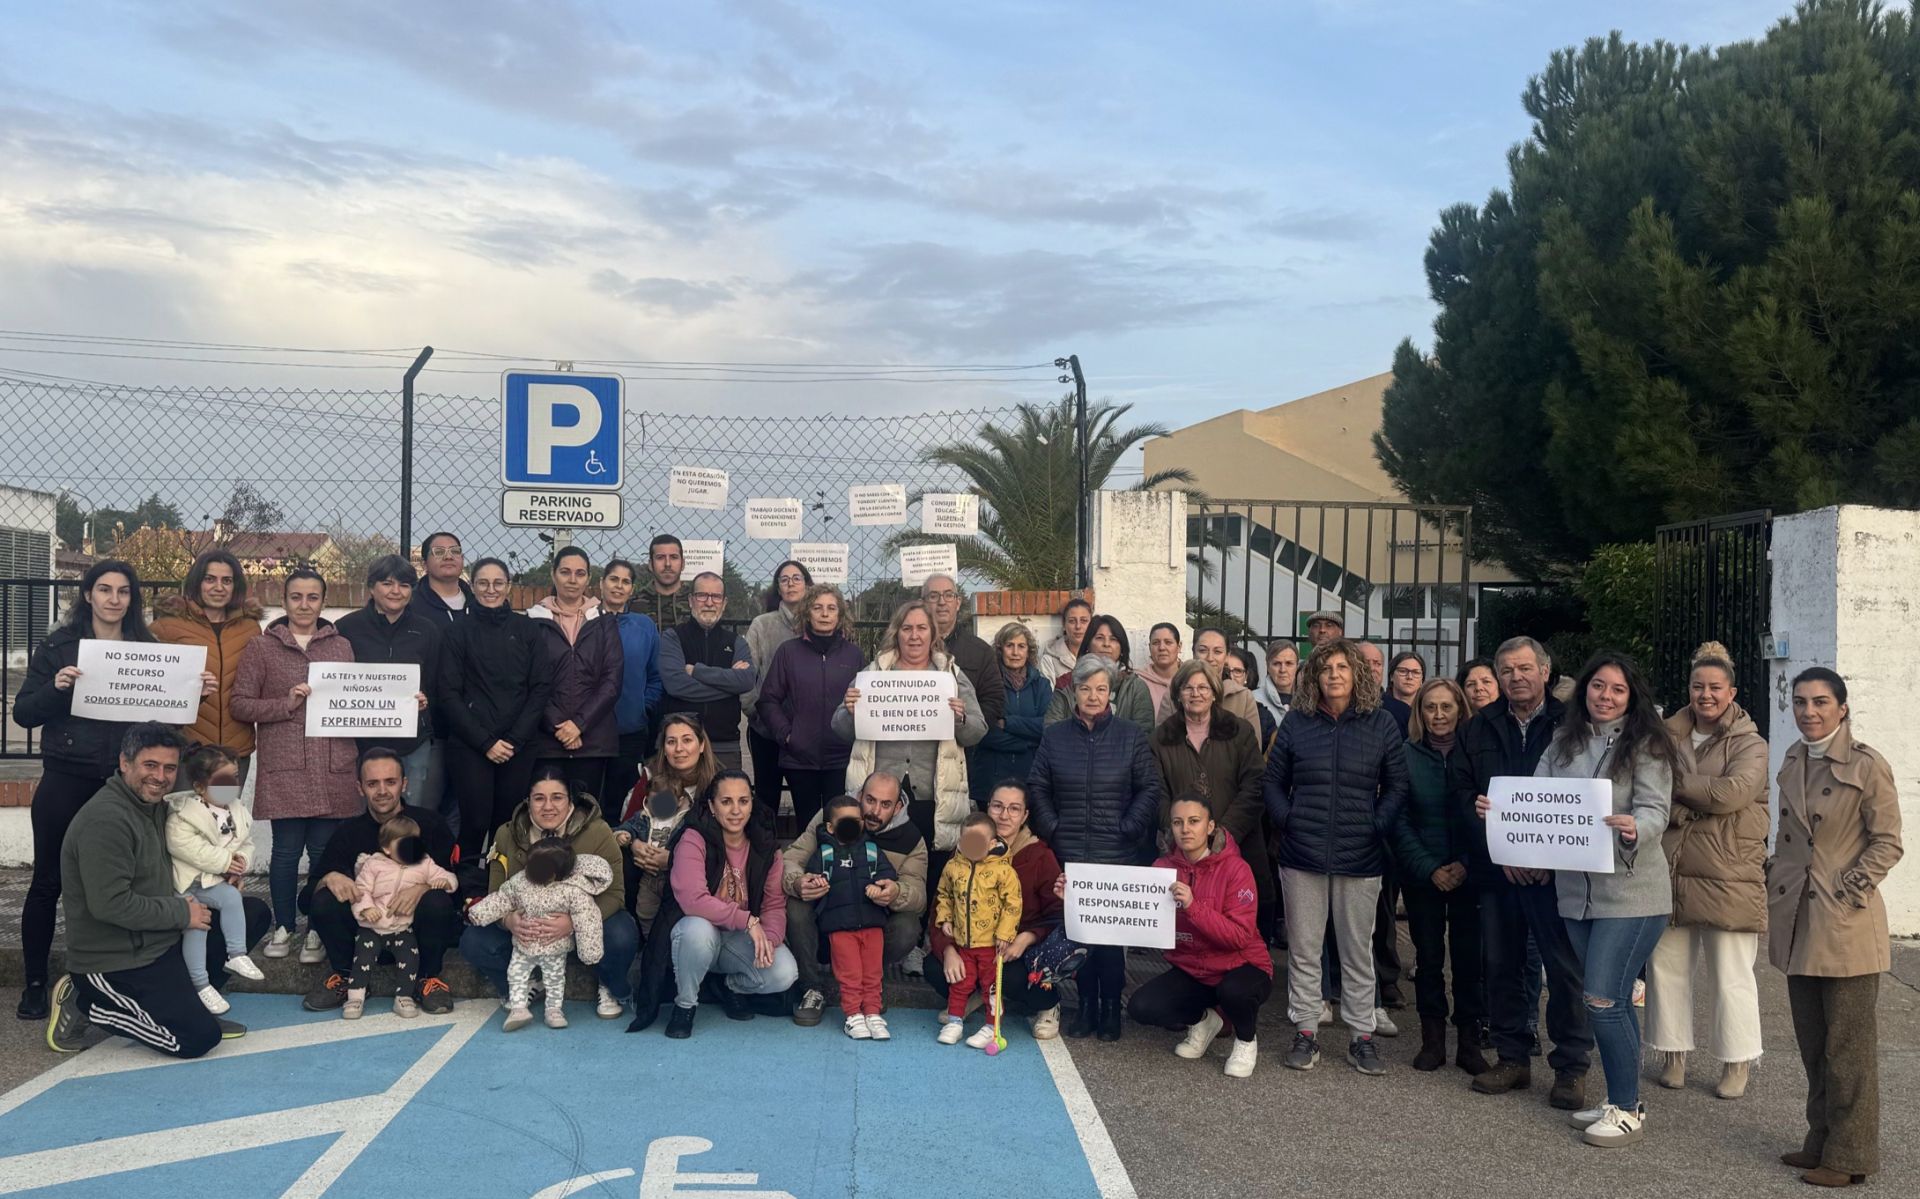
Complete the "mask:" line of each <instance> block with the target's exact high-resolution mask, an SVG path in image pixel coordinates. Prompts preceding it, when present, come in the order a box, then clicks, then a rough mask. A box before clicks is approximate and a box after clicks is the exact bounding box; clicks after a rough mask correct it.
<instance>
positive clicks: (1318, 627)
mask: <svg viewBox="0 0 1920 1199" xmlns="http://www.w3.org/2000/svg"><path fill="white" fill-rule="evenodd" d="M1341 632H1342V629H1341V627H1340V626H1339V625H1337V624H1335V623H1333V622H1332V621H1331V620H1310V621H1308V622H1307V640H1308V641H1311V642H1312V643H1313V644H1314V645H1315V646H1321V645H1325V644H1326V643H1327V642H1329V641H1332V640H1334V639H1336V638H1338V637H1339V636H1340V633H1341Z"/></svg>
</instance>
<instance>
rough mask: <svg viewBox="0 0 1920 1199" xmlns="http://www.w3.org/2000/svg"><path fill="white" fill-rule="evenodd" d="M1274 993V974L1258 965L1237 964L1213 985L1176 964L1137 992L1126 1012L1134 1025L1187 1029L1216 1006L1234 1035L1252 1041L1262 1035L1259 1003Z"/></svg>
mask: <svg viewBox="0 0 1920 1199" xmlns="http://www.w3.org/2000/svg"><path fill="white" fill-rule="evenodd" d="M1272 994H1273V975H1271V974H1268V973H1267V972H1266V971H1265V970H1262V969H1260V967H1258V966H1248V965H1242V966H1235V967H1234V968H1233V969H1231V970H1229V971H1227V972H1226V973H1225V974H1223V975H1221V976H1220V981H1219V982H1217V983H1213V984H1211V985H1209V984H1207V983H1203V982H1201V981H1200V980H1199V979H1197V978H1195V977H1194V976H1193V975H1191V974H1188V973H1187V972H1186V971H1185V970H1182V969H1181V968H1180V967H1178V966H1173V967H1171V968H1169V969H1168V970H1167V972H1166V973H1165V974H1162V975H1161V976H1160V977H1159V978H1156V979H1154V980H1153V981H1152V982H1149V983H1146V984H1144V985H1143V986H1141V987H1140V988H1139V989H1138V990H1136V991H1134V993H1133V999H1132V1000H1131V1001H1130V1002H1129V1004H1128V1007H1127V1011H1128V1014H1129V1015H1131V1016H1132V1017H1133V1022H1134V1023H1135V1024H1147V1025H1153V1026H1155V1027H1159V1028H1186V1027H1188V1026H1190V1025H1194V1024H1198V1023H1200V1019H1201V1017H1203V1016H1205V1015H1206V1013H1207V1009H1208V1008H1216V1007H1217V1008H1219V1009H1220V1011H1221V1013H1222V1014H1224V1015H1225V1016H1226V1018H1227V1027H1228V1028H1230V1029H1232V1030H1233V1035H1234V1036H1235V1037H1236V1038H1238V1039H1239V1040H1242V1041H1251V1040H1254V1039H1256V1038H1257V1036H1258V1035H1259V1025H1260V1005H1261V1004H1263V1003H1265V1002H1266V1001H1267V997H1268V996H1269V995H1272Z"/></svg>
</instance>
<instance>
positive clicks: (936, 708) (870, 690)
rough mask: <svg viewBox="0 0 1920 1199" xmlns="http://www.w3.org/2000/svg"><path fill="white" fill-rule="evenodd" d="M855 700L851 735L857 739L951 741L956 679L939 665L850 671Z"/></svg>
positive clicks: (957, 684) (958, 686)
mask: <svg viewBox="0 0 1920 1199" xmlns="http://www.w3.org/2000/svg"><path fill="white" fill-rule="evenodd" d="M853 689H854V690H855V691H858V692H859V693H860V702H859V703H858V704H857V705H856V706H855V707H854V709H853V735H854V736H855V737H858V738H859V739H860V740H862V741H951V740H953V708H952V707H951V706H950V705H949V703H948V701H949V700H951V699H953V697H954V696H956V695H958V694H959V693H960V684H959V683H958V682H956V681H955V680H954V677H953V676H952V675H950V674H948V673H947V672H946V671H944V670H863V671H861V672H860V673H859V674H857V675H854V676H853Z"/></svg>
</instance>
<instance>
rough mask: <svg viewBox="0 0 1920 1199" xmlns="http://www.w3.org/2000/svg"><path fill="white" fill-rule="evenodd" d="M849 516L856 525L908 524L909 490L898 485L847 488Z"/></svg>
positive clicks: (887, 484) (884, 484) (883, 484)
mask: <svg viewBox="0 0 1920 1199" xmlns="http://www.w3.org/2000/svg"><path fill="white" fill-rule="evenodd" d="M847 516H848V518H849V519H851V520H852V521H853V523H854V524H856V525H904V524H906V523H907V489H906V488H905V487H902V486H901V485H900V484H898V483H874V484H870V485H868V486H864V487H849V488H847Z"/></svg>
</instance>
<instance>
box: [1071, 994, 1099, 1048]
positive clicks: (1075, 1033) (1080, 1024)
mask: <svg viewBox="0 0 1920 1199" xmlns="http://www.w3.org/2000/svg"><path fill="white" fill-rule="evenodd" d="M1096 1003H1097V1001H1096V1000H1094V999H1092V998H1090V997H1084V996H1083V997H1082V998H1081V1000H1080V1006H1079V1007H1077V1008H1075V1009H1074V1012H1073V1023H1071V1024H1069V1025H1067V1035H1068V1036H1070V1037H1072V1038H1073V1039H1074V1040H1076V1041H1077V1040H1081V1039H1083V1038H1085V1037H1090V1036H1092V1035H1093V1034H1094V1032H1095V1030H1097V1029H1098V1028H1099V1027H1100V1013H1099V1009H1098V1008H1097V1007H1096V1006H1095V1004H1096Z"/></svg>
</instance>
